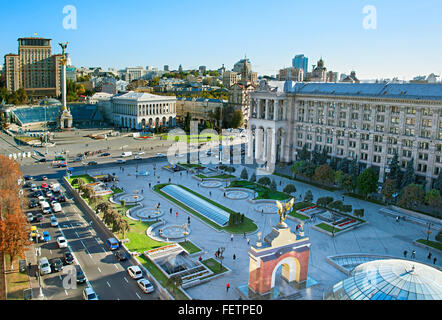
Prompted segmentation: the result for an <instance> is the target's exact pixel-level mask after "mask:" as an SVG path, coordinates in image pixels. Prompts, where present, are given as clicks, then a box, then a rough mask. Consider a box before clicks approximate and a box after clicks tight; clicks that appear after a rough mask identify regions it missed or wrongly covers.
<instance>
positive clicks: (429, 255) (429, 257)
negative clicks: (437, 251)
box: [428, 252, 432, 261]
mask: <svg viewBox="0 0 442 320" xmlns="http://www.w3.org/2000/svg"><path fill="white" fill-rule="evenodd" d="M431 256H432V254H431V252H428V260H430V261H431Z"/></svg>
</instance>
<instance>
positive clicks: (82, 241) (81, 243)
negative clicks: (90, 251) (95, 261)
mask: <svg viewBox="0 0 442 320" xmlns="http://www.w3.org/2000/svg"><path fill="white" fill-rule="evenodd" d="M80 242H81V244H82V245H83V247H84V248H85V249H86V246H85V245H84V243H83V240H80Z"/></svg>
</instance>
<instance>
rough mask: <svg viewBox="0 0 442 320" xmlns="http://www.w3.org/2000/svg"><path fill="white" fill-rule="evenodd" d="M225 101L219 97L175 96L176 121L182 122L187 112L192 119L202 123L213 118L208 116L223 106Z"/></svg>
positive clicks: (225, 103)
mask: <svg viewBox="0 0 442 320" xmlns="http://www.w3.org/2000/svg"><path fill="white" fill-rule="evenodd" d="M225 105H227V101H225V100H220V99H204V98H177V101H176V118H177V121H178V122H183V121H184V119H185V118H186V115H187V113H189V115H190V117H191V119H192V120H195V121H198V122H199V123H200V124H203V123H204V121H207V120H213V119H212V118H211V116H210V114H211V113H213V114H214V113H215V112H216V109H217V108H221V112H222V109H223V108H224V106H225Z"/></svg>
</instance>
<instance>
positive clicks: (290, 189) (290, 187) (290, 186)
mask: <svg viewBox="0 0 442 320" xmlns="http://www.w3.org/2000/svg"><path fill="white" fill-rule="evenodd" d="M283 191H284V192H285V193H288V194H291V193H295V192H296V187H295V186H294V185H293V184H288V185H286V186H285V187H284V190H283Z"/></svg>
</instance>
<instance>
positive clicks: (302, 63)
mask: <svg viewBox="0 0 442 320" xmlns="http://www.w3.org/2000/svg"><path fill="white" fill-rule="evenodd" d="M292 67H293V68H296V69H302V70H303V71H304V76H306V75H307V72H308V58H307V57H306V56H304V55H303V54H298V55H296V56H295V57H294V58H293V60H292Z"/></svg>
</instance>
